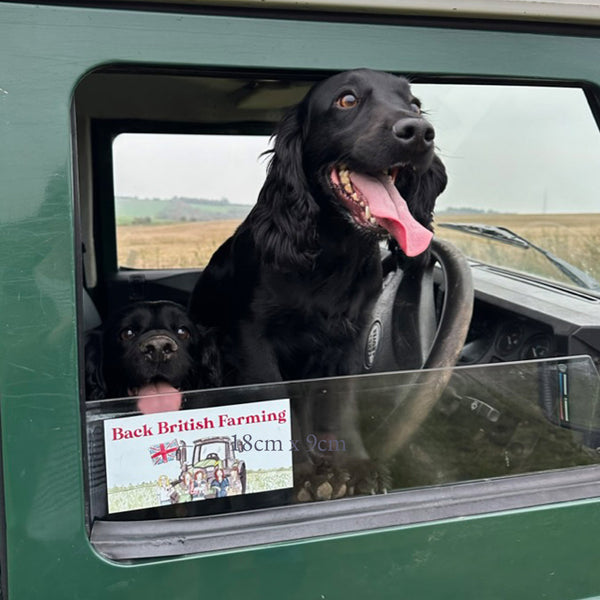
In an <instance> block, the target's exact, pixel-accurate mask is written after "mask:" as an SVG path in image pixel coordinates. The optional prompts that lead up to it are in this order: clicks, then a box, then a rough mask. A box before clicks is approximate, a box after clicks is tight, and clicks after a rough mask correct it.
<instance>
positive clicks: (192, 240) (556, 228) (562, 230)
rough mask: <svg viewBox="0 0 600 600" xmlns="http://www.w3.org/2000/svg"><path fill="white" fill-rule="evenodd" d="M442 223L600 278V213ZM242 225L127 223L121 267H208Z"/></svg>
mask: <svg viewBox="0 0 600 600" xmlns="http://www.w3.org/2000/svg"><path fill="white" fill-rule="evenodd" d="M437 222H438V223H443V222H462V223H486V224H491V225H499V226H502V227H507V228H508V229H511V230H513V231H515V232H516V233H518V234H519V235H521V236H523V237H525V238H527V239H528V240H530V241H531V242H533V243H535V244H537V245H539V246H541V247H543V248H544V249H546V250H548V251H550V252H552V253H553V254H555V255H556V256H559V257H561V258H563V259H564V260H566V261H568V262H569V263H571V264H572V265H574V266H576V267H578V268H580V269H582V270H583V271H585V272H586V273H588V274H590V275H591V276H592V277H594V278H596V279H597V280H600V244H598V240H599V238H600V214H546V215H540V214H538V215H525V214H523V215H511V214H501V213H493V214H487V213H486V214H460V215H450V214H444V215H442V216H440V217H438V219H437ZM238 225H239V221H238V220H226V221H196V222H187V223H185V222H184V223H173V224H161V225H123V226H120V227H119V228H118V231H117V238H118V240H117V241H118V255H119V264H120V265H122V266H127V267H133V268H139V269H168V268H193V267H204V266H205V265H206V263H207V262H208V260H209V259H210V257H211V255H212V254H213V252H214V251H215V250H216V249H217V248H218V247H219V245H220V244H221V243H222V242H223V241H224V240H225V239H227V238H228V237H229V236H230V235H231V234H232V233H233V232H234V231H235V229H236V227H237V226H238ZM437 235H438V236H439V237H442V238H444V239H449V240H451V241H454V242H455V243H456V244H457V245H459V247H460V248H461V249H462V250H463V251H464V252H465V253H466V254H468V255H469V256H472V257H473V258H477V259H480V260H483V261H485V262H491V263H494V264H499V265H501V266H509V267H513V268H518V269H522V270H525V271H528V272H531V273H537V274H539V275H543V276H548V277H552V278H554V279H558V280H565V281H566V279H564V276H562V275H561V273H560V272H559V271H558V270H557V269H555V268H554V267H551V266H550V265H549V263H548V261H547V260H546V259H545V258H543V257H542V256H541V255H538V254H537V253H535V252H534V251H533V250H527V251H523V250H522V249H520V248H515V247H512V246H509V245H507V244H499V243H496V242H489V241H487V240H484V239H482V238H478V237H475V236H470V235H465V234H461V233H458V232H454V231H451V230H448V229H443V228H441V227H438V228H437ZM561 278H562V279H561Z"/></svg>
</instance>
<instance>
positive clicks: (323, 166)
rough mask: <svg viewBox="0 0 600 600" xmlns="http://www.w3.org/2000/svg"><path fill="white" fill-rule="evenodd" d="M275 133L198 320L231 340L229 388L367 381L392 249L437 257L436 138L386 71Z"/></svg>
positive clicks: (440, 170) (341, 82)
mask: <svg viewBox="0 0 600 600" xmlns="http://www.w3.org/2000/svg"><path fill="white" fill-rule="evenodd" d="M275 135H276V137H275V144H274V149H273V151H272V152H273V155H272V158H271V162H270V165H269V170H268V174H267V179H266V181H265V184H264V186H263V188H262V190H261V192H260V195H259V198H258V202H257V204H256V206H255V207H254V208H253V210H252V211H251V213H250V215H249V216H248V217H247V219H246V220H245V221H244V222H243V223H242V224H241V225H240V227H239V228H238V229H237V231H236V232H235V234H234V235H233V236H232V237H231V238H230V239H229V240H227V241H226V242H225V243H224V244H223V245H222V246H221V247H220V248H219V249H218V250H217V252H216V253H215V254H214V256H213V257H212V259H211V261H210V263H209V264H208V266H207V268H206V269H205V271H204V273H203V275H202V277H201V279H200V280H199V282H198V284H197V285H196V288H195V290H194V292H193V295H192V298H191V303H190V312H191V315H192V318H193V319H194V320H195V321H197V322H200V323H202V324H203V325H206V326H211V327H212V326H216V327H217V328H218V329H219V330H220V331H221V332H223V333H224V334H225V337H224V340H225V342H226V344H227V351H226V359H225V362H226V365H225V371H224V376H225V379H226V381H227V382H228V383H230V384H248V383H255V382H266V381H281V380H284V381H287V380H295V379H310V378H319V377H327V376H336V375H347V374H352V373H357V372H358V371H359V370H360V364H361V362H362V360H361V359H362V351H361V349H360V348H359V347H358V346H359V344H357V340H358V338H359V336H360V334H361V332H362V330H363V328H364V327H365V324H366V322H367V319H368V317H369V313H370V309H371V307H372V306H373V304H374V302H375V300H376V298H377V297H378V295H379V293H380V291H381V288H382V265H381V254H380V242H381V241H382V240H388V242H389V244H390V245H391V247H392V248H393V249H394V251H395V252H396V254H397V256H398V260H400V261H403V262H406V261H409V260H413V261H414V260H421V258H419V259H414V258H413V259H410V258H409V257H417V256H420V257H422V256H427V249H428V246H429V243H430V241H431V237H432V233H431V231H430V230H431V221H432V211H433V208H434V204H435V200H436V198H437V196H438V195H439V194H440V193H441V192H442V191H443V189H444V188H445V185H446V173H445V169H444V166H443V164H442V162H441V161H440V160H439V158H438V157H437V156H436V154H435V153H434V130H433V127H432V126H431V125H430V124H429V122H428V121H427V120H426V119H425V118H424V117H423V115H422V114H421V109H420V102H419V100H418V99H417V98H415V97H414V96H413V95H412V93H411V90H410V86H409V83H408V81H407V80H406V79H403V78H400V77H396V76H393V75H391V74H388V73H381V72H376V71H370V70H366V69H360V70H355V71H348V72H344V73H340V74H337V75H334V76H333V77H330V78H329V79H326V80H324V81H322V82H320V83H318V84H317V85H315V86H314V87H313V88H312V89H311V90H310V91H309V93H308V94H307V96H306V97H305V98H304V100H302V102H300V104H299V105H298V106H297V107H295V108H294V109H293V110H291V111H290V112H289V113H288V114H287V115H286V116H285V117H284V118H283V120H282V121H281V123H280V124H279V126H278V128H277V130H276V132H275ZM343 410H344V409H343V408H342V411H343ZM313 412H314V411H313ZM324 412H325V413H327V412H329V413H330V412H331V411H328V410H325V411H324ZM341 418H342V420H344V416H343V415H342V417H341ZM317 421H318V419H317ZM310 427H313V429H312V431H315V430H316V429H320V430H321V431H328V430H329V431H331V429H332V428H331V426H329V425H328V424H327V423H322V422H321V423H319V422H317V423H313V424H312V425H310Z"/></svg>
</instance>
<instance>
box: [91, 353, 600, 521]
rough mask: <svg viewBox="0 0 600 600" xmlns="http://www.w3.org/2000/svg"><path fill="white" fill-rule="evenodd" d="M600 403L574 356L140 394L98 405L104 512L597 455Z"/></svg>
mask: <svg viewBox="0 0 600 600" xmlns="http://www.w3.org/2000/svg"><path fill="white" fill-rule="evenodd" d="M440 382H443V383H445V382H448V385H447V388H446V390H445V392H444V393H443V394H442V395H441V397H438V396H439V394H438V393H436V390H437V389H439V384H440ZM599 400H600V398H599V380H598V373H597V371H596V369H595V367H594V365H593V363H592V361H591V359H589V358H568V359H549V360H544V361H529V362H527V363H504V364H502V363H498V364H494V365H485V366H477V367H460V368H457V369H455V370H454V371H450V370H447V371H444V370H434V371H426V372H400V373H393V374H384V375H368V376H361V377H348V378H341V379H339V378H337V379H335V378H334V379H328V380H317V381H304V382H295V383H289V384H283V383H279V384H269V385H267V384H265V385H257V386H247V387H240V388H229V389H215V390H205V391H200V392H191V393H186V394H185V403H184V409H183V410H180V411H170V412H164V413H155V414H146V415H141V414H140V413H139V411H138V410H137V408H136V402H137V401H136V399H135V398H128V399H126V400H116V401H98V402H92V403H89V404H88V412H87V427H88V439H89V460H90V484H91V485H90V487H91V490H92V505H91V510H92V517H93V518H115V517H116V518H119V516H126V517H127V518H135V517H136V516H137V517H140V518H160V517H172V516H190V515H201V514H214V513H222V512H230V511H232V510H233V511H235V510H247V509H251V508H259V507H265V506H270V505H273V504H289V503H296V502H299V501H303V500H312V499H333V498H335V497H337V496H341V495H345V494H344V493H347V492H348V491H350V490H349V488H350V487H352V488H353V489H352V491H353V492H354V494H368V493H370V492H371V489H370V486H377V485H378V481H381V480H385V482H386V488H387V490H388V491H392V490H401V489H405V488H410V487H414V486H427V485H437V484H441V483H452V482H459V481H472V480H477V479H482V478H490V477H502V476H512V475H517V474H521V473H532V472H536V471H544V470H549V469H557V468H565V467H575V466H583V465H589V464H594V463H598V462H600V455H599V453H598V452H597V450H596V448H597V447H599V446H600V418H599V410H598V409H599V408H600V407H599V404H598V402H599ZM107 484H108V485H107ZM199 500H201V501H199ZM131 511H134V512H131Z"/></svg>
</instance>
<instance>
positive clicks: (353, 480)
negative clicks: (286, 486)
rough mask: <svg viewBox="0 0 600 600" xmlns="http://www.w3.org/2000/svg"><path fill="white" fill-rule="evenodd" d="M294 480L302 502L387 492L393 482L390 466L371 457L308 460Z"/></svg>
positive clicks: (296, 495)
mask: <svg viewBox="0 0 600 600" xmlns="http://www.w3.org/2000/svg"><path fill="white" fill-rule="evenodd" d="M294 480H295V498H296V500H297V501H298V502H311V501H314V500H335V499H337V498H344V497H348V496H363V495H372V494H382V493H383V494H384V493H386V492H387V490H388V488H389V483H390V477H389V473H388V470H387V468H386V467H384V466H383V465H381V464H378V463H376V462H375V461H372V460H370V459H350V460H345V461H342V462H340V461H335V462H334V461H329V460H326V459H320V460H319V461H317V462H315V463H310V464H309V463H305V464H303V465H302V466H301V467H300V468H298V469H297V471H296V474H295V477H294Z"/></svg>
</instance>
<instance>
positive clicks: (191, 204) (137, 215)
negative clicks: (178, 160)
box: [116, 196, 252, 225]
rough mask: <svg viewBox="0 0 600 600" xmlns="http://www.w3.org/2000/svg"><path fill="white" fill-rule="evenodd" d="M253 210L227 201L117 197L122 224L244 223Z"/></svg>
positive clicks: (117, 210)
mask: <svg viewBox="0 0 600 600" xmlns="http://www.w3.org/2000/svg"><path fill="white" fill-rule="evenodd" d="M251 208H252V206H251V205H249V204H232V203H230V202H229V200H227V199H226V198H223V199H221V200H205V199H202V198H182V197H174V198H169V199H168V200H162V199H159V198H135V197H130V196H117V198H116V216H117V222H118V223H119V224H120V225H128V224H135V223H173V222H177V221H222V220H226V219H237V220H240V219H243V218H245V217H246V215H247V214H248V213H249V212H250V209H251Z"/></svg>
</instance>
